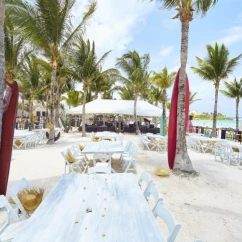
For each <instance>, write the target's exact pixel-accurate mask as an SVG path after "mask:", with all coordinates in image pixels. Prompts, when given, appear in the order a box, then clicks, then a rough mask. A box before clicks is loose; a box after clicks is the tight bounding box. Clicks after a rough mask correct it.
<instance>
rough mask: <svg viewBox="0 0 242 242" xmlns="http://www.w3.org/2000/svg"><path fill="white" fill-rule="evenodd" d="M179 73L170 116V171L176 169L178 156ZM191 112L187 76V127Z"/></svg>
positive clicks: (174, 88)
mask: <svg viewBox="0 0 242 242" xmlns="http://www.w3.org/2000/svg"><path fill="white" fill-rule="evenodd" d="M179 73H180V70H179V71H178V72H177V75H176V79H175V83H174V87H173V92H172V98H171V108H170V115H169V127H168V164H169V167H170V169H173V167H174V161H175V155H176V139H177V101H178V83H179ZM188 112H189V82H188V78H187V76H186V97H185V127H184V129H186V127H187V121H188Z"/></svg>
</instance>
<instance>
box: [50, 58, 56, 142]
mask: <svg viewBox="0 0 242 242" xmlns="http://www.w3.org/2000/svg"><path fill="white" fill-rule="evenodd" d="M56 69H57V63H56V60H54V61H53V64H52V73H51V85H50V122H51V123H52V125H53V128H52V129H50V136H49V140H48V144H54V142H55V139H54V138H55V112H54V109H55V98H54V95H55V81H56Z"/></svg>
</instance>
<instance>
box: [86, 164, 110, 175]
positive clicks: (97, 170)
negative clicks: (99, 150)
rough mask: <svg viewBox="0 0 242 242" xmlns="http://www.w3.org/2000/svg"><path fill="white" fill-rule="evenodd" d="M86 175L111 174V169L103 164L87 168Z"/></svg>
mask: <svg viewBox="0 0 242 242" xmlns="http://www.w3.org/2000/svg"><path fill="white" fill-rule="evenodd" d="M87 173H88V174H95V173H106V174H111V167H110V166H105V164H104V163H101V164H99V165H96V166H93V167H88V171H87Z"/></svg>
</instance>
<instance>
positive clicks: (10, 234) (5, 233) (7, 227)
mask: <svg viewBox="0 0 242 242" xmlns="http://www.w3.org/2000/svg"><path fill="white" fill-rule="evenodd" d="M2 208H5V209H6V210H7V221H6V223H5V224H4V225H3V226H2V227H1V228H0V241H1V242H5V241H6V242H7V241H12V239H14V238H15V235H16V234H18V232H19V230H20V229H21V228H22V226H23V224H24V222H25V221H20V219H19V217H18V215H17V214H16V213H15V211H14V210H13V208H12V207H11V205H10V204H9V202H8V200H7V198H6V197H5V196H4V195H0V209H2ZM11 218H12V219H13V220H14V222H15V223H13V224H10V221H11Z"/></svg>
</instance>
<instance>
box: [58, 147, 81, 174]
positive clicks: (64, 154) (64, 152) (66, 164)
mask: <svg viewBox="0 0 242 242" xmlns="http://www.w3.org/2000/svg"><path fill="white" fill-rule="evenodd" d="M68 151H69V152H70V153H71V155H72V154H73V153H72V152H71V150H69V149H67V150H65V151H62V152H61V155H62V157H63V158H64V161H65V174H66V166H68V168H69V171H70V172H74V173H76V171H75V170H74V167H73V164H74V163H76V162H73V163H70V162H69V161H68V160H67V158H66V154H67V152H68ZM80 165H81V163H80ZM76 167H77V170H78V171H79V172H80V173H82V170H81V167H80V166H78V165H77V166H76Z"/></svg>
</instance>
